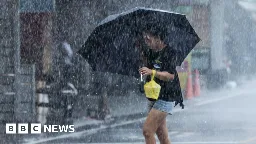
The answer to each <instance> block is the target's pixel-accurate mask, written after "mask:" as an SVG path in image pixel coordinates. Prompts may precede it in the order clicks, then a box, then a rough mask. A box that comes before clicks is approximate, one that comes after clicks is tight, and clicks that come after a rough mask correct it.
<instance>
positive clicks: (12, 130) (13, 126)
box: [6, 123, 16, 134]
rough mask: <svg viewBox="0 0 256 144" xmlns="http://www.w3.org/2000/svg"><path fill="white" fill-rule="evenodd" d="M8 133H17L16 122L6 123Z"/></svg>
mask: <svg viewBox="0 0 256 144" xmlns="http://www.w3.org/2000/svg"><path fill="white" fill-rule="evenodd" d="M6 134H16V123H7V124H6Z"/></svg>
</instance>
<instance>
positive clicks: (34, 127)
mask: <svg viewBox="0 0 256 144" xmlns="http://www.w3.org/2000/svg"><path fill="white" fill-rule="evenodd" d="M41 127H42V126H41V124H40V123H31V134H40V133H41V130H42V129H41Z"/></svg>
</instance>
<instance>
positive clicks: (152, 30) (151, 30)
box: [143, 25, 167, 41]
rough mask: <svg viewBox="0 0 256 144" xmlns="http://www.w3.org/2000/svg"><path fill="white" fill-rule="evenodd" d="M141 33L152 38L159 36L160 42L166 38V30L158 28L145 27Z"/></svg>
mask: <svg viewBox="0 0 256 144" xmlns="http://www.w3.org/2000/svg"><path fill="white" fill-rule="evenodd" d="M143 31H144V32H148V33H151V34H152V35H154V36H159V38H160V39H161V40H162V41H164V40H165V38H166V37H167V30H165V28H163V27H161V28H160V26H152V25H146V26H145V28H144V30H143Z"/></svg>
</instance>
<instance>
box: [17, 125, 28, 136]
mask: <svg viewBox="0 0 256 144" xmlns="http://www.w3.org/2000/svg"><path fill="white" fill-rule="evenodd" d="M18 133H19V134H28V124H27V123H19V124H18Z"/></svg>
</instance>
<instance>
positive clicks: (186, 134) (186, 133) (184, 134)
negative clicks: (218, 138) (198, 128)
mask: <svg viewBox="0 0 256 144" xmlns="http://www.w3.org/2000/svg"><path fill="white" fill-rule="evenodd" d="M194 134H195V133H193V132H182V133H180V134H178V135H176V136H175V138H182V137H188V136H192V135H194Z"/></svg>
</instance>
